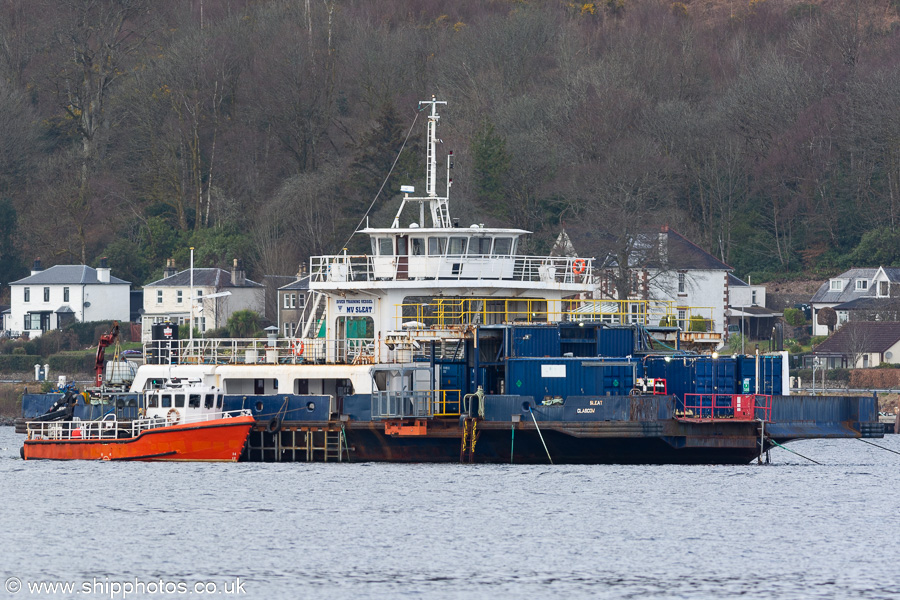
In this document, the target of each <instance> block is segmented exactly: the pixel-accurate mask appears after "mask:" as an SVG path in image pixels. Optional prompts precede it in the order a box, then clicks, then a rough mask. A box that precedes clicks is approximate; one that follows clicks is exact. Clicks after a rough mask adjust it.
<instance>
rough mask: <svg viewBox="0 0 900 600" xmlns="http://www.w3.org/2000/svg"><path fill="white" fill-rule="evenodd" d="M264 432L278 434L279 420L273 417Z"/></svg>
mask: <svg viewBox="0 0 900 600" xmlns="http://www.w3.org/2000/svg"><path fill="white" fill-rule="evenodd" d="M266 431H267V432H269V433H278V432H279V431H281V419H279V418H278V417H273V418H272V419H271V420H270V421H269V422H268V424H267V425H266Z"/></svg>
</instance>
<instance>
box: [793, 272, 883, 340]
mask: <svg viewBox="0 0 900 600" xmlns="http://www.w3.org/2000/svg"><path fill="white" fill-rule="evenodd" d="M898 275H900V269H894V268H887V269H885V268H878V269H874V268H870V269H850V270H849V271H845V272H844V273H841V274H840V275H838V276H837V277H832V278H831V279H829V280H828V281H826V282H825V283H823V284H822V285H821V287H819V289H818V290H817V291H816V293H815V294H813V297H812V298H811V299H810V301H809V304H810V306H811V307H812V317H813V319H812V321H813V331H812V333H813V335H828V326H827V325H820V324H819V322H818V321H819V319H818V314H819V311H821V310H822V309H823V308H825V307H831V308H833V309H835V311H836V312H837V313H838V322H837V325H838V327H839V326H840V325H842V324H843V323H845V322H847V321H848V320H849V318H850V312H851V311H852V310H854V308H855V307H856V306H857V305H859V304H860V302H859V301H860V300H862V299H864V298H865V299H869V298H876V297H878V293H879V292H884V295H883V296H881V297H885V298H886V297H888V296H889V295H890V293H891V291H892V290H891V288H892V286H891V283H893V282H896V281H897V280H896V279H891V277H896V276H898ZM876 276H877V277H878V278H877V279H876ZM882 282H883V283H882ZM893 291H894V294H895V295H900V294H897V290H896V289H894V290H893ZM864 304H871V301H868V300H867V301H866V302H864Z"/></svg>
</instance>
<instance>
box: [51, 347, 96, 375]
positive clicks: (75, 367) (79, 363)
mask: <svg viewBox="0 0 900 600" xmlns="http://www.w3.org/2000/svg"><path fill="white" fill-rule="evenodd" d="M95 360H96V354H94V353H93V352H90V353H87V352H86V353H79V354H54V355H52V356H50V358H49V359H48V360H47V364H48V365H50V372H51V373H62V374H68V373H91V372H93V370H94V361H95Z"/></svg>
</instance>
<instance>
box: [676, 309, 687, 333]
mask: <svg viewBox="0 0 900 600" xmlns="http://www.w3.org/2000/svg"><path fill="white" fill-rule="evenodd" d="M686 318H687V309H685V308H679V309H678V326H679V327H681V330H682V331H685V322H684V321H685V319H686Z"/></svg>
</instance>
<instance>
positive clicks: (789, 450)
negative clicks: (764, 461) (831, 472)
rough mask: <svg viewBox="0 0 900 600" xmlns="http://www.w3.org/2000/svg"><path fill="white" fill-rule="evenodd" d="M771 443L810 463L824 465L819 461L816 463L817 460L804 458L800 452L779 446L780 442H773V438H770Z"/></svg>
mask: <svg viewBox="0 0 900 600" xmlns="http://www.w3.org/2000/svg"><path fill="white" fill-rule="evenodd" d="M769 443H771V444H774V445H775V446H778V447H779V448H783V449H784V450H787V451H788V452H790V453H791V454H796V455H797V456H799V457H800V458H805V459H806V460H808V461H809V462H814V463H816V464H817V465H821V464H822V463H820V462H818V461H815V460H813V459H811V458H809V457H808V456H803V455H802V454H800V453H799V452H794V451H793V450H791V449H790V448H785V447H784V446H782V445H781V444H779V443H778V442H776V441H775V440H773V439H772V438H769Z"/></svg>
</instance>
